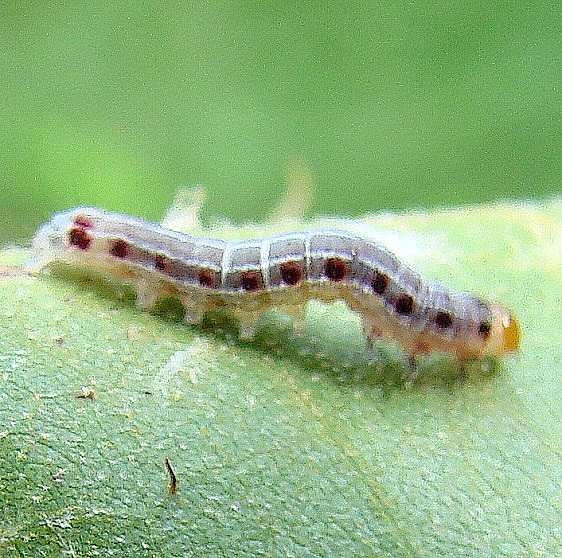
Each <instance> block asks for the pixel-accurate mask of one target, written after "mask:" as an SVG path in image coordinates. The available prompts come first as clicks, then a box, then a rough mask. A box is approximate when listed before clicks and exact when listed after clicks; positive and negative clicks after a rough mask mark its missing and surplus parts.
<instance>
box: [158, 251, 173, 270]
mask: <svg viewBox="0 0 562 558" xmlns="http://www.w3.org/2000/svg"><path fill="white" fill-rule="evenodd" d="M154 267H155V268H156V269H157V270H158V271H164V272H167V271H168V270H169V269H170V260H169V259H168V258H166V257H165V256H162V255H161V254H157V255H156V256H154Z"/></svg>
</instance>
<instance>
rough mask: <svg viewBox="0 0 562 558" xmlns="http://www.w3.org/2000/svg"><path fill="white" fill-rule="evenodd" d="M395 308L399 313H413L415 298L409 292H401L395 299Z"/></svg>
mask: <svg viewBox="0 0 562 558" xmlns="http://www.w3.org/2000/svg"><path fill="white" fill-rule="evenodd" d="M394 308H395V309H396V312H398V313H399V314H404V315H405V314H411V313H412V310H413V309H414V299H413V298H412V297H411V296H410V295H407V294H401V295H400V296H398V298H397V299H396V300H395V301H394Z"/></svg>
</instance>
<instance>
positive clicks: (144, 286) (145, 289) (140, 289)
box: [136, 279, 159, 310]
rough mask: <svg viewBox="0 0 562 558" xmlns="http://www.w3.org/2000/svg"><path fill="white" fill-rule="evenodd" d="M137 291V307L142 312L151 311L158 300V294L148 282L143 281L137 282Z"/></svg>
mask: <svg viewBox="0 0 562 558" xmlns="http://www.w3.org/2000/svg"><path fill="white" fill-rule="evenodd" d="M136 290H137V298H136V305H137V306H138V307H139V308H140V309H141V310H151V309H152V308H153V307H154V305H155V304H156V301H157V300H158V296H159V294H158V292H157V291H156V290H155V289H154V288H153V287H152V286H151V285H150V283H149V282H148V281H145V280H143V279H141V280H139V281H138V282H137V285H136Z"/></svg>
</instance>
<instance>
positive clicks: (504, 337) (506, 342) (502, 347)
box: [485, 304, 521, 356]
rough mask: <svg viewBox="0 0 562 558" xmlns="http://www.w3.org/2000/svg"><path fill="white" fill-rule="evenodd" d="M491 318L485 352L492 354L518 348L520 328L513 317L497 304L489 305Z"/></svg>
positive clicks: (495, 354)
mask: <svg viewBox="0 0 562 558" xmlns="http://www.w3.org/2000/svg"><path fill="white" fill-rule="evenodd" d="M491 311H492V320H491V324H490V330H489V335H488V339H487V341H486V349H485V352H486V353H487V354H491V355H494V356H501V355H503V354H505V353H513V352H515V351H517V349H519V343H520V341H521V330H520V329H519V324H518V323H517V320H516V319H515V317H514V316H513V315H512V314H511V313H510V312H509V311H508V310H506V309H505V308H504V307H503V306H500V305H499V304H493V305H492V306H491Z"/></svg>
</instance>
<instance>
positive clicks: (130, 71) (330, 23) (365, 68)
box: [0, 0, 562, 242]
mask: <svg viewBox="0 0 562 558" xmlns="http://www.w3.org/2000/svg"><path fill="white" fill-rule="evenodd" d="M559 10H560V5H559V3H558V2H533V3H532V4H528V3H526V2H518V1H511V2H509V1H508V2H505V1H500V2H488V1H486V2H477V1H473V2H450V1H435V0H430V1H417V2H408V3H401V2H360V3H350V2H310V3H307V2H278V1H277V2H239V1H229V2H220V1H216V2H170V1H164V2H162V1H161V2H148V3H147V2H142V1H138V0H135V1H132V2H118V3H110V2H100V1H91V0H90V1H88V2H79V1H74V2H57V3H56V4H55V3H51V2H45V1H35V2H25V3H22V2H16V1H7V2H6V1H5V2H2V3H1V5H0V76H1V81H0V98H1V100H0V138H1V149H0V241H2V242H10V241H23V240H25V239H26V238H29V236H30V235H31V234H32V232H33V230H34V229H35V227H36V226H37V224H38V223H39V222H40V221H42V220H44V219H46V218H47V217H48V216H49V215H50V214H51V213H52V212H53V211H55V210H59V209H62V208H67V207H69V206H73V205H78V204H94V205H99V206H103V207H105V208H108V209H113V210H119V211H125V212H129V213H132V214H137V215H141V216H144V217H147V218H150V219H155V220H157V219H159V218H160V217H161V216H162V214H163V211H164V210H165V208H166V207H167V205H168V204H169V203H170V201H171V200H172V198H173V195H174V193H175V191H176V190H177V188H178V187H180V186H186V185H194V184H197V183H199V184H203V185H204V186H205V188H206V191H207V194H208V196H207V202H206V204H205V207H204V215H205V216H206V218H211V219H212V218H213V217H215V216H226V217H228V218H230V219H232V220H233V221H235V222H237V221H243V220H259V219H261V218H262V217H263V216H264V215H266V214H267V213H268V212H269V211H271V210H272V209H273V208H274V207H275V205H276V204H277V203H278V202H279V200H280V198H281V196H282V194H283V191H284V190H285V188H286V184H287V180H288V179H287V176H288V174H290V172H291V169H292V168H295V167H297V168H304V169H305V170H306V172H309V173H310V175H311V176H312V178H313V181H314V201H313V205H312V206H311V208H310V210H309V214H315V213H335V214H338V215H348V216H353V215H358V214H361V213H366V212H372V211H376V210H380V209H388V208H392V209H403V208H410V207H431V206H435V205H440V206H441V205H458V204H461V203H466V202H479V201H486V200H492V199H497V198H504V197H509V198H529V197H533V198H534V197H544V196H548V195H551V194H553V193H558V192H559V191H560V176H561V174H562V173H561V166H562V165H561V157H560V154H561V153H562V139H561V134H560V122H561V118H560V117H561V114H562V110H561V108H562V104H561V100H560V76H561V65H560V53H561V43H560V36H559V22H560V15H559Z"/></svg>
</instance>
